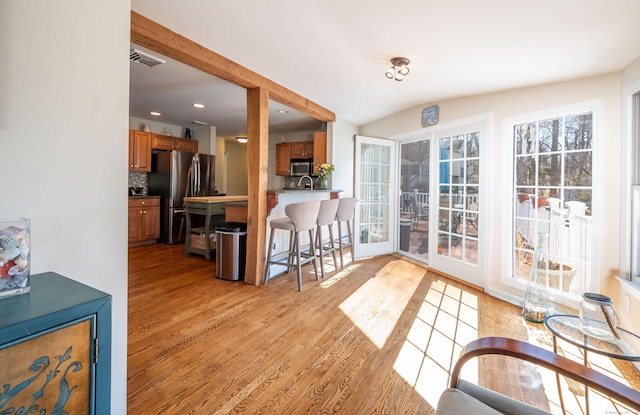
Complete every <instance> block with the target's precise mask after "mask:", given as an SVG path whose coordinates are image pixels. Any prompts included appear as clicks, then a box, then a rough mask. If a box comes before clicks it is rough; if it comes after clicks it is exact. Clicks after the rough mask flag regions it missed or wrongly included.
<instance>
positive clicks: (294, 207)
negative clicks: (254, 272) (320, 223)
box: [263, 200, 320, 291]
mask: <svg viewBox="0 0 640 415" xmlns="http://www.w3.org/2000/svg"><path fill="white" fill-rule="evenodd" d="M319 211H320V201H319V200H314V201H311V202H299V203H292V204H290V205H287V206H286V207H285V208H284V213H285V215H287V217H286V218H280V219H274V220H272V221H271V223H270V226H271V236H270V238H269V253H268V255H267V261H266V264H265V270H264V278H263V284H266V283H267V281H268V280H269V268H270V267H269V266H270V265H271V264H277V265H286V266H287V270H288V272H291V270H292V269H293V267H294V266H295V267H296V268H297V269H298V291H302V265H304V264H306V263H308V262H311V261H313V271H314V272H315V274H316V280H318V279H319V276H318V268H317V264H316V252H315V249H313V228H314V226H315V224H316V221H317V219H318V212H319ZM277 229H282V230H286V231H289V250H288V251H286V253H287V262H282V261H275V260H272V259H271V254H272V250H273V239H274V236H275V231H276V230H277ZM300 232H309V244H310V247H311V249H309V251H310V255H308V256H307V255H305V256H304V260H303V259H302V258H303V255H302V254H301V252H300ZM294 260H295V261H294Z"/></svg>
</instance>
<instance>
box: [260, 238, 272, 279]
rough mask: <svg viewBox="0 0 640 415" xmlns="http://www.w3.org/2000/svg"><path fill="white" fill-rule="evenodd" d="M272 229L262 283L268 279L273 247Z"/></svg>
mask: <svg viewBox="0 0 640 415" xmlns="http://www.w3.org/2000/svg"><path fill="white" fill-rule="evenodd" d="M273 234H274V229H273V228H271V235H270V236H269V251H268V252H269V253H268V254H267V261H266V263H265V266H264V277H263V280H262V283H263V284H266V283H267V280H268V279H269V270H270V269H271V250H272V249H273V237H274V235H273Z"/></svg>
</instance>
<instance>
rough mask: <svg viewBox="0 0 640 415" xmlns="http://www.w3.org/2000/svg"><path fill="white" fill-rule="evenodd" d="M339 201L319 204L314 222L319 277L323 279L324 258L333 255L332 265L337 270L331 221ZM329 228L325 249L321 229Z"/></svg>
mask: <svg viewBox="0 0 640 415" xmlns="http://www.w3.org/2000/svg"><path fill="white" fill-rule="evenodd" d="M339 203H340V200H339V199H329V200H323V201H322V202H321V203H320V211H319V212H318V220H317V221H316V249H318V250H319V251H320V255H319V257H320V275H321V276H322V278H324V256H325V255H327V254H329V253H331V254H333V263H334V265H335V267H336V269H337V268H338V261H336V247H335V244H334V242H333V221H335V220H336V213H337V212H338V205H339ZM323 226H326V227H327V228H329V240H328V241H327V244H326V247H325V242H324V241H323V239H322V227H323Z"/></svg>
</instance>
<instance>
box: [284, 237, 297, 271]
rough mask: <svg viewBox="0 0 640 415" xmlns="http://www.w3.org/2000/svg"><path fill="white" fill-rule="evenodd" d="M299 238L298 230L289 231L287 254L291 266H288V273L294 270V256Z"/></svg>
mask: <svg viewBox="0 0 640 415" xmlns="http://www.w3.org/2000/svg"><path fill="white" fill-rule="evenodd" d="M297 239H298V232H294V231H291V232H289V253H288V254H287V262H288V264H289V266H288V267H287V273H290V272H292V271H293V258H294V256H293V255H294V253H295V251H296V249H295V246H296V240H297Z"/></svg>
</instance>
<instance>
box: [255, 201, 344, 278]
mask: <svg viewBox="0 0 640 415" xmlns="http://www.w3.org/2000/svg"><path fill="white" fill-rule="evenodd" d="M341 192H342V190H339V189H314V190H309V189H277V190H268V191H267V209H268V212H267V235H266V236H267V243H266V244H265V255H266V254H267V252H268V249H269V246H268V243H269V242H268V241H269V235H270V232H271V225H270V224H271V221H272V220H274V219H279V218H284V217H286V216H287V215H285V213H284V210H285V207H286V206H287V205H290V204H292V203H298V202H307V201H312V200H327V199H337V198H339V197H340V193H341ZM273 241H274V245H275V248H274V249H273V252H272V256H273V257H277V256H278V255H279V254H282V253H283V252H284V251H285V249H287V248H288V246H289V233H288V232H284V231H276V234H275V238H274V240H273ZM300 243H301V244H302V245H303V246H306V245H308V244H309V237H308V236H307V235H305V234H304V233H303V235H301V238H300ZM269 270H270V271H269V274H270V275H271V277H274V276H275V275H278V274H282V273H284V272H286V270H287V268H286V267H285V266H280V265H274V264H271V265H270V268H269Z"/></svg>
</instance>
